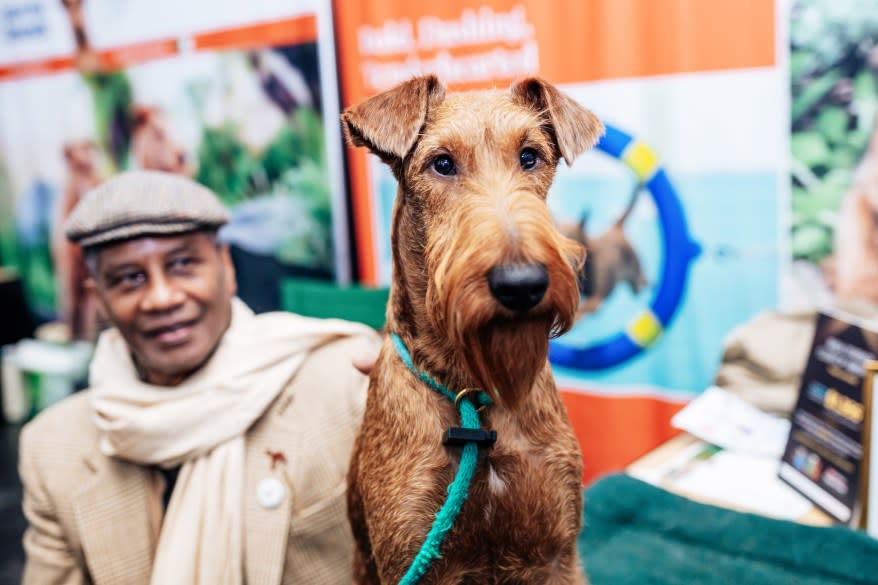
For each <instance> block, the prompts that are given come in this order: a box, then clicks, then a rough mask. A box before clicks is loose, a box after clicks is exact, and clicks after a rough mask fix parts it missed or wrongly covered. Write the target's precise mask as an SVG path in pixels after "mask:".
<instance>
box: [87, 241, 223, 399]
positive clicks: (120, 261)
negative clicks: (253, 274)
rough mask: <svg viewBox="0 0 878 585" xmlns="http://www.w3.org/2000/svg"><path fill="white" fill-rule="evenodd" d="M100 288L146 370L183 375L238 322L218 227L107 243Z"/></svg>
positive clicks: (162, 376)
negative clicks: (234, 318) (233, 317)
mask: <svg viewBox="0 0 878 585" xmlns="http://www.w3.org/2000/svg"><path fill="white" fill-rule="evenodd" d="M94 280H95V289H96V291H97V294H98V297H99V298H100V299H101V302H102V303H103V305H104V308H105V309H106V311H107V314H108V316H109V318H110V320H111V321H112V322H113V325H115V326H116V327H117V328H118V329H119V331H120V332H121V334H122V336H123V337H124V338H125V341H126V342H127V343H128V347H129V348H130V349H131V352H132V353H133V354H134V357H135V359H136V361H137V364H138V366H139V367H140V369H141V374H142V375H143V376H144V377H145V380H146V381H147V382H149V383H152V384H159V385H164V386H172V385H176V384H179V383H180V382H182V381H183V380H184V379H185V378H186V377H187V376H188V375H189V374H191V373H192V372H194V371H195V370H196V369H198V368H199V367H200V366H201V365H202V364H204V362H205V361H206V360H207V358H208V357H210V355H211V353H212V352H213V350H214V349H215V348H216V346H217V345H218V344H219V341H220V339H221V338H222V336H223V334H224V333H225V331H226V329H227V328H228V326H229V322H230V321H231V314H232V304H231V300H232V297H233V296H234V295H235V292H236V290H237V289H236V284H235V271H234V267H233V266H232V261H231V257H230V255H229V249H228V247H227V246H222V245H218V244H217V242H216V239H215V236H214V235H213V234H207V233H201V232H195V233H190V234H184V235H180V236H165V237H145V238H138V239H135V240H131V241H128V242H123V243H120V244H115V245H111V246H107V247H106V248H103V249H101V250H100V251H99V252H98V256H97V263H96V266H94Z"/></svg>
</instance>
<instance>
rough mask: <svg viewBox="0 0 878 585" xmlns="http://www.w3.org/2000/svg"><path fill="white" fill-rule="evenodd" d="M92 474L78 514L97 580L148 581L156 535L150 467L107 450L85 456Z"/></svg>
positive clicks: (98, 583) (100, 584)
mask: <svg viewBox="0 0 878 585" xmlns="http://www.w3.org/2000/svg"><path fill="white" fill-rule="evenodd" d="M86 463H87V464H88V465H89V467H91V468H92V469H93V470H94V471H95V473H94V477H93V478H92V480H91V481H90V482H88V483H87V484H86V485H85V486H84V487H83V489H82V490H81V491H80V493H79V494H77V497H76V499H75V503H74V514H75V517H76V523H77V527H78V529H79V534H80V537H81V539H82V547H83V550H84V553H85V559H86V564H87V565H88V570H89V573H90V574H91V577H92V580H93V581H94V583H95V585H114V584H116V583H126V584H127V585H147V584H148V583H149V577H150V571H151V567H152V556H153V552H154V548H155V542H154V540H155V538H154V536H153V534H152V529H151V525H150V520H149V508H148V505H149V502H148V493H147V490H148V487H149V471H148V470H147V469H145V468H143V467H140V466H137V465H134V464H131V463H127V462H124V461H121V460H118V459H114V458H111V457H106V456H103V455H97V454H96V455H95V456H93V457H92V458H90V459H89V460H87V462H86Z"/></svg>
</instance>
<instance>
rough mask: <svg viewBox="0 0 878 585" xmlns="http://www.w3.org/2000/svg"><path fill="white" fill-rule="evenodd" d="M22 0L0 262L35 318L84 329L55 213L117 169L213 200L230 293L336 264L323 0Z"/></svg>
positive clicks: (0, 77)
mask: <svg viewBox="0 0 878 585" xmlns="http://www.w3.org/2000/svg"><path fill="white" fill-rule="evenodd" d="M33 4H34V5H35V6H37V8H34V9H30V8H29V9H28V10H24V11H11V12H10V13H9V18H8V19H7V20H8V23H7V24H8V31H9V34H10V35H11V36H10V37H9V39H7V40H9V42H10V43H14V44H15V46H16V50H15V51H11V52H8V53H7V52H3V53H2V54H0V102H2V103H3V104H4V108H2V111H0V218H2V219H0V265H2V266H5V267H8V268H12V269H14V270H16V271H17V272H19V273H20V275H21V277H22V279H23V282H24V285H25V290H26V293H27V297H28V299H27V300H28V303H29V306H30V308H31V310H32V312H33V313H34V314H35V316H36V317H37V318H38V319H39V320H41V321H47V320H54V319H58V320H62V321H64V322H66V323H68V324H69V325H70V326H71V328H72V330H73V333H74V335H75V336H77V337H85V338H90V337H93V336H94V333H95V329H96V326H95V325H94V323H95V322H96V315H93V314H83V313H84V312H96V311H97V309H95V308H93V305H94V303H85V302H84V299H85V297H86V295H88V294H89V293H88V291H87V290H86V289H85V288H84V287H83V286H82V283H83V280H84V277H85V269H84V266H83V265H82V260H81V251H80V250H78V249H76V247H75V246H71V245H70V244H69V243H67V242H66V240H65V238H64V234H63V225H64V221H65V219H66V217H68V216H69V214H70V212H71V210H72V209H73V208H74V207H75V205H76V203H77V201H79V199H80V198H81V197H83V196H84V195H85V194H86V193H87V192H89V191H90V190H91V189H93V188H94V187H95V186H97V185H99V184H100V183H101V182H102V181H103V180H105V179H107V178H109V177H111V176H112V175H114V174H116V173H118V172H122V171H125V170H129V169H147V170H158V171H163V172H169V173H178V174H182V175H186V176H189V177H191V178H193V179H194V180H196V181H198V182H200V183H202V184H204V185H206V186H207V187H209V188H211V189H212V190H213V191H214V192H215V193H216V194H217V195H218V196H219V197H220V198H221V200H222V201H223V202H224V203H225V204H226V205H227V206H228V207H229V209H230V212H231V217H232V219H231V222H230V224H229V225H228V226H226V227H225V228H224V229H223V231H222V232H221V237H222V239H223V241H224V242H226V243H228V244H229V245H230V246H231V249H232V257H233V260H234V262H235V266H236V269H237V273H238V280H239V294H240V296H241V297H242V298H243V299H244V300H245V301H247V302H248V303H249V304H250V305H251V306H253V308H254V309H256V310H257V311H262V310H272V309H277V308H280V307H279V305H280V283H281V282H282V281H283V280H284V279H286V278H290V277H307V278H318V279H325V280H335V279H340V280H344V279H346V278H348V277H349V272H350V270H349V267H348V260H347V254H348V248H347V241H346V233H347V220H346V210H345V206H344V195H343V178H342V171H341V160H340V159H341V156H340V151H341V145H340V135H339V133H338V130H337V128H338V126H337V118H338V106H337V97H336V93H335V92H336V87H335V85H336V80H335V73H334V71H335V69H334V68H335V62H334V54H333V48H332V47H333V43H332V38H331V31H332V29H331V14H330V13H329V12H330V7H329V3H326V2H318V1H314V2H300V3H296V4H295V6H290V5H289V3H285V2H280V1H268V2H264V3H261V4H260V5H259V6H258V7H253V6H245V5H244V4H240V5H239V4H234V3H233V4H230V5H229V6H226V7H225V8H224V9H223V10H221V11H218V10H214V9H213V8H212V7H213V4H212V3H210V2H208V1H207V0H198V1H194V2H187V3H184V4H180V3H177V4H175V5H174V8H173V10H174V14H175V15H176V17H175V21H174V22H169V21H167V20H165V19H157V18H156V16H155V15H156V14H160V13H162V11H161V9H160V8H161V6H158V5H163V4H168V2H166V1H165V0H155V1H149V2H147V1H145V0H143V1H141V0H137V1H132V2H126V3H124V5H121V4H116V3H107V2H97V1H94V0H67V1H66V2H63V3H62V2H59V1H57V0H37V1H36V2H35V3H33ZM168 7H170V5H169V6H168ZM59 96H63V99H59ZM89 306H92V308H90V307H89Z"/></svg>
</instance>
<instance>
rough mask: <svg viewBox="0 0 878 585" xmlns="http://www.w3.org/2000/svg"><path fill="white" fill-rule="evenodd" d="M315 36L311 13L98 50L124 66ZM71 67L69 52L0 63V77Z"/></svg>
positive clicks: (107, 61)
mask: <svg viewBox="0 0 878 585" xmlns="http://www.w3.org/2000/svg"><path fill="white" fill-rule="evenodd" d="M316 40H317V17H316V16H315V15H314V14H307V15H304V16H297V17H295V18H289V19H285V20H278V21H273V22H268V23H259V24H253V25H247V26H242V27H236V28H229V29H222V30H217V31H211V32H206V33H199V34H195V35H192V36H191V37H184V38H179V39H155V40H150V41H144V42H140V43H134V44H132V45H126V46H123V47H115V48H113V49H107V50H104V51H100V52H99V53H98V55H97V57H98V61H99V63H100V64H101V66H102V67H103V68H105V69H107V70H115V69H123V68H125V67H130V66H131V65H136V64H138V63H144V62H147V61H152V60H155V59H161V58H164V57H171V56H174V55H179V54H182V53H185V52H188V51H212V50H213V51H215V50H223V49H239V50H240V49H253V48H258V47H271V46H278V45H294V44H300V43H307V42H313V41H316ZM73 67H74V63H73V57H72V56H61V57H50V58H47V59H40V60H36V61H25V62H20V63H12V64H9V65H0V81H3V80H7V79H15V78H22V77H30V76H35V75H45V74H46V73H56V72H59V71H67V70H70V69H72V68H73Z"/></svg>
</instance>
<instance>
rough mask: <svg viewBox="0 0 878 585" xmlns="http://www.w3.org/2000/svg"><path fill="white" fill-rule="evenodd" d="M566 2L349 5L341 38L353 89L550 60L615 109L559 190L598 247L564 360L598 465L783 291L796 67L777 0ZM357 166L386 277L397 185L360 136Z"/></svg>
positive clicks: (357, 194)
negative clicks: (785, 58)
mask: <svg viewBox="0 0 878 585" xmlns="http://www.w3.org/2000/svg"><path fill="white" fill-rule="evenodd" d="M554 6H556V8H555V9H552V10H546V5H545V3H544V2H538V1H536V0H482V1H476V0H449V1H446V2H442V3H434V4H431V5H430V6H429V8H427V7H426V6H425V5H423V4H418V3H411V2H402V1H389V0H364V1H361V2H355V3H342V2H340V1H339V2H336V4H335V7H336V14H335V18H336V37H337V46H338V58H339V73H340V78H341V81H342V98H343V105H350V104H352V103H355V102H356V101H358V100H360V99H362V98H365V97H367V96H369V95H371V94H373V93H375V92H378V91H380V90H383V89H387V88H389V87H390V86H392V85H394V84H396V83H398V82H400V81H403V80H405V79H408V78H409V77H411V76H412V75H416V74H421V73H427V72H434V73H437V74H438V75H439V77H440V78H441V79H443V81H445V82H446V83H447V84H448V85H449V86H450V88H451V89H472V88H485V87H506V86H508V85H509V84H510V83H511V82H512V81H513V80H514V79H516V78H521V77H525V76H529V75H539V76H542V77H545V78H546V79H548V80H550V81H552V82H554V83H556V84H559V85H560V86H561V88H562V89H563V90H565V91H566V92H568V93H569V94H570V95H571V96H573V97H574V98H575V99H577V100H578V101H580V102H581V103H582V104H583V105H585V106H586V107H588V108H590V109H592V110H593V111H594V112H596V113H597V114H598V115H599V116H600V117H601V118H602V119H603V120H604V122H605V123H606V124H607V125H608V128H609V132H608V134H607V136H606V137H605V139H604V140H603V141H602V143H601V145H600V147H599V148H598V149H597V150H595V151H594V152H591V153H588V154H586V155H584V156H583V157H581V158H580V159H579V160H578V161H576V163H575V164H574V165H573V167H572V168H567V167H565V166H564V165H561V167H559V172H558V175H557V179H556V182H555V185H554V186H553V190H552V193H551V195H550V206H551V208H552V210H553V212H554V215H555V218H556V221H557V222H558V224H559V225H560V226H561V227H562V228H563V229H565V230H566V231H567V233H569V234H570V235H571V236H573V237H576V238H578V239H580V240H582V241H583V242H585V243H586V244H587V245H588V246H589V248H590V250H591V255H592V260H593V262H592V268H591V270H592V273H591V274H589V275H588V276H589V280H590V281H591V282H592V287H591V290H587V291H586V298H585V299H584V311H583V313H584V314H583V316H582V318H581V319H580V320H579V322H578V323H577V326H576V328H575V329H574V330H573V331H572V332H570V333H569V334H567V335H566V336H564V337H563V338H561V339H560V340H558V342H557V343H556V345H555V346H554V347H553V351H552V353H551V356H550V357H551V359H552V361H553V363H554V366H555V373H556V377H557V379H558V382H559V386H560V387H561V389H562V393H563V397H564V400H565V403H566V404H567V406H568V410H569V412H570V415H571V418H572V420H573V423H574V426H575V427H576V431H577V433H578V434H579V437H580V440H581V444H582V448H583V456H584V459H585V463H586V470H585V479H586V480H588V479H590V478H593V477H595V476H596V475H598V474H600V473H603V472H605V471H606V470H608V469H618V468H620V466H622V465H624V464H625V463H627V462H630V461H632V460H633V459H635V458H636V457H637V456H639V455H641V454H643V453H645V452H646V451H648V450H650V449H651V448H653V447H654V446H656V445H657V444H659V443H660V442H662V441H663V440H664V439H666V438H667V437H669V436H670V435H671V434H672V433H673V431H672V429H671V427H670V418H671V416H672V415H673V414H674V413H675V412H676V411H677V410H678V409H679V408H680V407H681V406H682V405H683V403H684V402H685V401H686V400H688V399H689V398H691V397H692V396H693V395H694V394H695V393H697V392H701V391H702V390H704V389H705V388H706V387H707V386H709V385H710V382H711V378H712V375H713V373H714V372H715V371H716V367H717V365H718V362H719V358H720V356H721V353H722V351H721V344H722V340H723V338H724V336H725V335H726V334H727V333H728V332H729V331H730V330H731V329H732V328H733V327H734V326H735V325H737V324H739V323H742V322H744V321H746V320H747V319H748V318H750V317H752V316H753V315H754V314H756V313H757V312H759V311H761V310H766V309H769V308H774V307H775V306H776V304H777V300H778V276H777V274H778V271H779V270H780V264H781V263H783V262H784V259H783V257H782V255H781V254H780V253H779V247H780V246H779V242H781V241H782V240H783V239H786V236H785V235H783V234H781V232H780V231H779V229H778V226H779V225H782V217H784V215H785V213H784V212H783V211H782V209H783V206H784V205H786V203H785V201H786V199H785V196H784V195H783V194H785V193H786V188H785V185H786V184H787V182H788V178H787V177H788V175H786V172H785V158H786V152H787V150H788V147H787V136H788V130H787V123H786V103H787V82H786V75H785V74H784V73H783V72H782V70H781V69H780V67H779V66H778V57H777V52H778V47H779V46H780V45H779V36H778V33H777V28H778V26H777V18H778V16H777V13H776V11H777V10H778V7H777V6H775V4H774V3H773V2H766V1H764V0H744V1H741V2H734V3H728V2H703V1H700V0H668V1H664V2H652V1H650V0H588V1H584V2H564V3H558V4H556V5H554ZM853 13H856V11H853ZM784 18H785V16H784ZM671 39H672V40H673V42H669V40H671ZM781 50H783V49H781ZM348 162H349V168H350V174H351V187H352V198H353V202H352V205H353V214H354V222H355V226H356V253H357V255H358V260H359V267H360V276H361V277H362V279H363V280H364V281H365V282H368V283H374V284H382V283H387V282H389V279H390V252H389V248H388V246H389V243H390V239H389V218H390V213H391V206H392V201H393V198H394V196H395V193H396V184H395V181H394V180H393V177H392V176H391V175H390V173H389V172H388V171H387V170H386V169H384V168H383V167H382V166H381V164H380V163H379V161H378V160H377V159H376V158H374V157H369V156H367V155H366V154H365V152H364V150H362V149H361V150H358V151H349V153H348Z"/></svg>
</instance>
